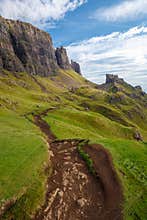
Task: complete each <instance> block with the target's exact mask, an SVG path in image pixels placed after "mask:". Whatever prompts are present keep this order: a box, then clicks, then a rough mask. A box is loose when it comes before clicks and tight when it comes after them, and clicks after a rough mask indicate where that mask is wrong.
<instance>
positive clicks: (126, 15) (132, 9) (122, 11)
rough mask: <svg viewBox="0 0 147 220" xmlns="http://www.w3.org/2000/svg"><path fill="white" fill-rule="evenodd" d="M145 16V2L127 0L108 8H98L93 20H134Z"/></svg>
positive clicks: (142, 0)
mask: <svg viewBox="0 0 147 220" xmlns="http://www.w3.org/2000/svg"><path fill="white" fill-rule="evenodd" d="M144 15H147V0H128V1H122V2H121V3H119V4H117V5H114V6H110V7H107V8H99V9H97V11H96V12H95V14H94V16H93V17H94V18H96V19H101V20H106V21H120V20H134V19H137V18H141V17H143V16H144Z"/></svg>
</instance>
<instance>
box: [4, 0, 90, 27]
mask: <svg viewBox="0 0 147 220" xmlns="http://www.w3.org/2000/svg"><path fill="white" fill-rule="evenodd" d="M85 2H86V0H0V15H2V16H4V17H5V18H10V19H19V20H23V21H27V22H30V23H32V24H35V25H37V26H42V25H43V26H44V25H45V24H47V23H48V24H51V23H52V22H51V21H53V20H58V19H60V18H62V17H64V15H65V14H66V12H68V11H73V10H75V9H76V8H77V7H79V6H81V5H82V4H84V3H85Z"/></svg>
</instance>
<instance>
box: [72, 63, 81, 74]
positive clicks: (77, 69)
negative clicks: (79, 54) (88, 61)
mask: <svg viewBox="0 0 147 220" xmlns="http://www.w3.org/2000/svg"><path fill="white" fill-rule="evenodd" d="M71 67H72V69H73V70H74V71H75V72H76V73H78V74H80V75H81V68H80V64H79V63H77V62H75V61H73V60H71Z"/></svg>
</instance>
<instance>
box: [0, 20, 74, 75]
mask: <svg viewBox="0 0 147 220" xmlns="http://www.w3.org/2000/svg"><path fill="white" fill-rule="evenodd" d="M0 38H1V42H0V43H1V44H0V64H1V66H2V67H3V68H4V69H7V70H9V71H15V72H22V71H26V72H28V73H30V74H33V75H40V76H49V75H53V74H56V72H57V70H58V69H59V67H60V68H62V69H71V64H70V62H69V60H68V57H67V53H66V50H65V49H64V48H63V47H61V48H57V49H56V50H55V48H54V47H53V43H52V39H51V37H50V35H49V34H48V33H46V32H44V31H41V30H39V29H37V28H36V27H34V26H32V25H31V24H28V23H23V22H20V21H12V20H7V19H4V18H2V17H0Z"/></svg>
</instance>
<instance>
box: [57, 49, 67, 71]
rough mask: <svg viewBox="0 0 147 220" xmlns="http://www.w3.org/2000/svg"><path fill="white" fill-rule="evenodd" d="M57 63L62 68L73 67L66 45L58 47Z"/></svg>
mask: <svg viewBox="0 0 147 220" xmlns="http://www.w3.org/2000/svg"><path fill="white" fill-rule="evenodd" d="M55 55H56V59H57V63H58V65H59V67H60V68H62V69H65V70H66V69H71V65H70V63H69V59H68V56H67V52H66V49H65V48H64V47H60V48H57V49H56V52H55Z"/></svg>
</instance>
